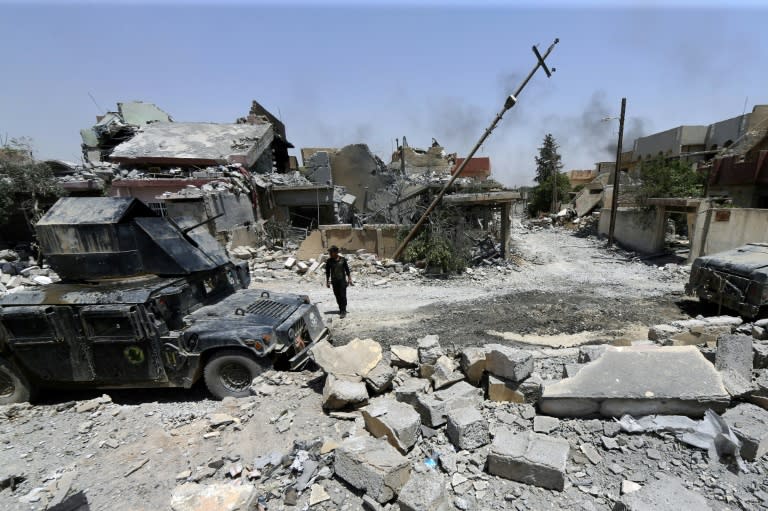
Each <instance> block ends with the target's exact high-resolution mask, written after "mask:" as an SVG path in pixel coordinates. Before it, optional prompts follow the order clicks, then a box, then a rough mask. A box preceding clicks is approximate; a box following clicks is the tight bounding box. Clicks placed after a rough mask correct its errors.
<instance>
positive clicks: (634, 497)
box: [613, 474, 712, 511]
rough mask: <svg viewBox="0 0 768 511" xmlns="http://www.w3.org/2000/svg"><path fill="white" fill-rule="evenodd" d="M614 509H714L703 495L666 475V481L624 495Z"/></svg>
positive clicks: (676, 510)
mask: <svg viewBox="0 0 768 511" xmlns="http://www.w3.org/2000/svg"><path fill="white" fill-rule="evenodd" d="M613 509H614V511H650V510H654V511H681V510H683V509H695V510H696V511H707V510H711V509H712V508H711V507H709V504H707V499H705V498H704V497H703V496H702V495H699V494H698V493H696V492H693V491H691V490H689V489H687V488H686V487H685V486H683V482H682V481H681V480H679V479H677V478H674V477H671V476H670V475H669V474H665V477H664V479H660V480H657V481H654V482H652V483H650V484H647V485H645V486H644V487H643V488H641V489H640V490H637V491H634V492H631V493H628V494H626V495H622V496H621V498H620V499H619V500H618V501H617V502H616V503H615V504H614V506H613Z"/></svg>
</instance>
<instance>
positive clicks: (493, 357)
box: [485, 344, 533, 381]
mask: <svg viewBox="0 0 768 511" xmlns="http://www.w3.org/2000/svg"><path fill="white" fill-rule="evenodd" d="M486 348H487V350H488V351H487V352H486V355H485V369H486V371H488V372H489V373H491V374H493V375H495V376H498V377H499V378H504V379H507V380H512V381H523V380H524V379H526V378H528V376H530V374H531V373H532V372H533V355H531V353H529V352H527V351H523V350H518V349H515V348H511V347H509V346H503V345H501V344H491V345H488V346H486Z"/></svg>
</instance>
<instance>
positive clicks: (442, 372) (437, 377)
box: [429, 355, 464, 390]
mask: <svg viewBox="0 0 768 511" xmlns="http://www.w3.org/2000/svg"><path fill="white" fill-rule="evenodd" d="M458 368H459V365H458V364H457V363H456V361H455V360H453V359H452V358H448V357H446V356H445V355H443V356H441V357H440V358H438V359H437V362H435V365H434V366H433V370H432V375H431V376H430V377H429V379H430V380H431V381H432V386H433V387H434V388H435V390H438V389H442V388H443V387H447V386H448V385H452V384H454V383H456V382H459V381H461V380H463V379H464V375H463V374H462V373H461V372H460V371H459V370H458Z"/></svg>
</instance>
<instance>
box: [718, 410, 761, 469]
mask: <svg viewBox="0 0 768 511" xmlns="http://www.w3.org/2000/svg"><path fill="white" fill-rule="evenodd" d="M723 419H725V421H726V422H727V423H728V425H729V426H731V427H732V428H733V430H734V432H735V433H736V436H737V437H739V440H741V442H742V445H741V457H742V458H744V459H746V460H750V461H752V460H756V459H758V458H760V457H762V456H763V455H764V454H765V453H767V452H768V411H766V410H764V409H762V408H760V407H759V406H756V405H753V404H749V403H743V404H740V405H738V406H735V407H734V408H731V409H729V410H728V411H726V412H725V413H724V414H723Z"/></svg>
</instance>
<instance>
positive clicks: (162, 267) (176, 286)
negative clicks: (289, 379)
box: [0, 197, 329, 404]
mask: <svg viewBox="0 0 768 511" xmlns="http://www.w3.org/2000/svg"><path fill="white" fill-rule="evenodd" d="M35 230H36V232H37V237H38V241H39V243H40V246H41V249H42V250H43V253H44V254H45V255H46V258H47V261H48V262H49V264H50V265H51V267H52V268H53V269H54V270H56V272H57V273H58V274H59V276H60V277H61V279H62V280H61V282H59V283H54V284H50V285H47V286H41V287H36V288H31V289H28V290H24V291H20V292H16V293H9V294H7V295H5V296H4V297H2V298H0V404H6V403H13V402H19V401H25V400H28V399H30V397H31V396H32V395H33V394H34V393H35V391H36V390H38V389H41V388H46V387H64V386H72V387H87V388H128V387H185V388H189V387H191V386H192V385H193V384H194V383H195V382H196V381H198V380H199V379H200V378H201V377H202V378H203V379H204V381H205V384H206V386H207V387H208V389H209V390H210V392H211V393H212V394H213V395H214V396H215V397H217V398H223V397H226V396H235V397H240V396H245V395H247V394H248V392H249V387H250V384H251V381H252V380H253V378H254V377H255V376H257V375H258V374H259V373H260V372H262V371H263V370H265V369H266V368H268V367H271V366H272V365H273V364H275V363H279V364H282V365H283V366H285V367H286V368H294V369H295V368H297V367H300V366H301V365H302V364H304V363H305V362H306V360H307V355H308V350H309V348H310V347H311V346H312V345H313V344H314V343H316V342H318V341H319V340H321V339H323V338H326V337H328V336H329V332H328V329H327V328H326V327H325V326H324V324H323V321H322V319H321V316H320V314H319V313H318V310H317V308H316V307H315V306H314V305H312V304H310V302H309V299H308V297H306V296H299V295H292V294H279V293H271V292H269V291H266V290H256V289H247V287H248V285H249V283H250V276H249V272H248V266H247V264H245V263H243V262H241V263H239V264H238V263H235V262H233V261H231V260H230V259H229V258H228V257H227V255H226V253H225V251H224V250H223V249H222V247H221V245H219V244H218V243H217V242H216V240H215V239H214V238H213V237H212V236H211V235H210V233H209V232H208V231H207V230H206V228H205V227H204V226H201V225H200V224H197V225H194V224H192V221H191V220H185V219H177V220H175V221H173V220H170V219H166V218H163V217H160V216H158V215H157V214H155V213H154V212H153V211H152V210H151V209H150V208H149V207H147V206H146V205H145V204H144V203H142V202H141V201H139V200H136V199H132V198H114V197H98V198H63V199H60V200H59V201H58V202H57V203H56V204H54V206H53V207H52V208H51V209H50V210H49V211H48V213H47V214H46V215H45V216H44V217H43V218H42V219H41V220H40V221H39V222H38V223H37V225H36V226H35Z"/></svg>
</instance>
